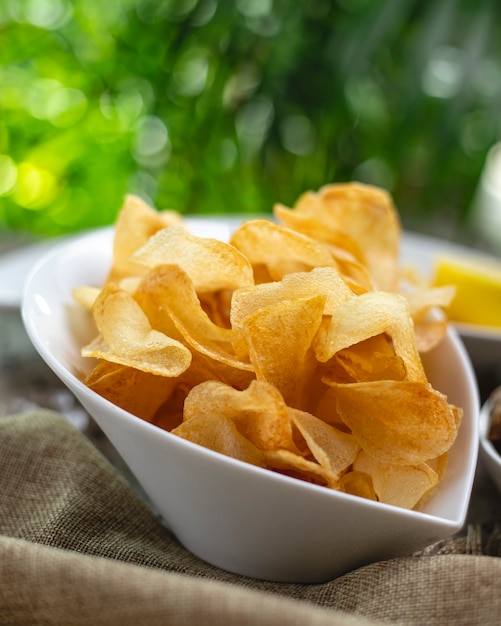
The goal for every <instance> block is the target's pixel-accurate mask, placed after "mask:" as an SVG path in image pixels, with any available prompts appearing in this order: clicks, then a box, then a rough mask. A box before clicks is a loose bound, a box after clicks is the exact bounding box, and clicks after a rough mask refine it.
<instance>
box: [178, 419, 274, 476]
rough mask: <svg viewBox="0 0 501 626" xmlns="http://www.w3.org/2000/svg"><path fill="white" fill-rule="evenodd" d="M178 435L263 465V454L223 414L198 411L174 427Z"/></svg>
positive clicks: (222, 452)
mask: <svg viewBox="0 0 501 626" xmlns="http://www.w3.org/2000/svg"><path fill="white" fill-rule="evenodd" d="M171 432H173V433H174V434H175V435H177V436H178V437H182V438H183V439H188V440H189V441H191V442H193V443H197V444H199V445H201V446H204V447H205V448H209V449H210V450H214V452H219V453H220V454H225V455H226V456H230V457H233V458H234V459H238V460H239V461H244V462H245V463H251V464H252V465H258V466H261V467H264V465H265V463H264V454H263V452H262V451H261V450H258V448H256V446H254V445H253V444H252V443H251V442H250V441H249V440H248V439H246V438H245V437H244V436H243V435H241V434H240V433H239V431H238V429H237V427H236V426H235V424H234V422H233V421H232V420H231V419H230V418H228V417H225V416H222V415H214V414H211V413H199V414H197V415H195V416H193V417H192V418H191V419H189V420H187V421H183V423H182V424H180V425H179V426H177V427H176V428H174V429H173V430H172V431H171Z"/></svg>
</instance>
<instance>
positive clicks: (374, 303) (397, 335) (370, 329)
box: [315, 291, 427, 382]
mask: <svg viewBox="0 0 501 626" xmlns="http://www.w3.org/2000/svg"><path fill="white" fill-rule="evenodd" d="M381 333H387V334H388V335H389V336H390V337H391V339H392V341H393V347H394V350H395V353H396V354H397V356H399V357H401V358H402V361H403V363H404V365H405V368H406V372H407V380H413V381H419V382H424V381H426V380H427V379H426V374H425V372H424V369H423V365H422V363H421V358H420V356H419V353H418V351H417V346H416V339H415V334H414V326H413V322H412V319H411V317H410V313H409V305H408V303H407V300H406V299H405V298H404V296H401V295H399V294H396V293H387V292H384V291H370V292H367V293H364V294H362V295H360V296H355V297H353V298H350V299H349V300H347V301H346V302H343V303H342V304H340V305H339V306H338V308H337V309H336V312H335V314H334V315H333V316H332V319H331V324H330V327H329V330H328V333H327V335H326V336H325V337H323V336H322V337H321V338H318V339H317V340H316V342H315V354H316V356H317V359H318V360H319V361H320V362H322V363H325V362H326V361H328V360H329V359H330V358H332V357H333V356H334V355H335V354H336V353H337V352H339V351H340V350H343V349H345V348H348V347H350V346H352V345H354V344H356V343H359V342H360V341H364V340H365V339H368V338H369V337H373V336H375V335H379V334H381Z"/></svg>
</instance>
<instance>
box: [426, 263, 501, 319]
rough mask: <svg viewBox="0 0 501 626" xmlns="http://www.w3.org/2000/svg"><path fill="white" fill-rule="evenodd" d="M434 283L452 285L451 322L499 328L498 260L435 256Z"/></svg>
mask: <svg viewBox="0 0 501 626" xmlns="http://www.w3.org/2000/svg"><path fill="white" fill-rule="evenodd" d="M434 284H435V285H436V286H437V287H438V286H443V285H454V286H455V287H456V296H455V297H454V299H453V301H452V303H451V305H450V306H449V308H448V310H447V314H448V317H449V319H450V320H451V321H453V322H461V323H465V324H480V325H482V326H497V327H501V262H497V261H496V260H495V259H493V260H491V259H484V258H478V257H473V256H472V257H471V258H470V257H464V258H463V257H461V258H459V257H455V256H450V255H446V254H444V255H443V256H441V257H437V258H436V259H435V276H434Z"/></svg>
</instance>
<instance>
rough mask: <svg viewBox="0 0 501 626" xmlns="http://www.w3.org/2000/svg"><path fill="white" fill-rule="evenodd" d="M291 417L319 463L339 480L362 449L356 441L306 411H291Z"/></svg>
mask: <svg viewBox="0 0 501 626" xmlns="http://www.w3.org/2000/svg"><path fill="white" fill-rule="evenodd" d="M291 417H292V420H293V422H294V424H295V425H296V427H297V428H298V430H299V432H300V433H301V435H302V436H303V437H304V439H305V441H306V443H307V445H308V448H309V449H310V451H311V454H312V455H313V457H314V458H315V460H316V461H317V463H319V465H321V466H322V467H323V468H324V469H326V470H328V471H329V472H331V473H332V475H333V476H336V477H337V478H338V479H339V478H340V477H341V474H342V472H344V471H345V470H347V469H348V467H349V466H350V465H351V464H352V463H353V461H354V460H355V458H356V456H357V453H358V451H359V449H360V448H359V445H358V443H357V441H356V439H355V438H354V437H353V436H352V435H350V434H348V433H344V432H343V431H341V430H338V429H337V428H334V427H333V426H330V425H329V424H326V423H325V422H322V420H320V419H318V417H315V416H314V415H311V414H310V413H307V412H305V411H298V410H297V409H291Z"/></svg>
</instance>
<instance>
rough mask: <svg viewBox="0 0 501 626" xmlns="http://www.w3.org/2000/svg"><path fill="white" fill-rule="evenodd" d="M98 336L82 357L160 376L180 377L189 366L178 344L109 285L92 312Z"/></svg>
mask: <svg viewBox="0 0 501 626" xmlns="http://www.w3.org/2000/svg"><path fill="white" fill-rule="evenodd" d="M92 310H93V314H94V320H95V322H96V326H97V328H98V331H99V333H100V336H99V337H97V338H96V339H95V340H94V341H93V342H91V343H90V344H89V345H87V346H86V347H85V348H83V349H82V354H83V356H87V357H95V358H98V359H104V360H106V361H111V362H113V363H119V364H121V365H127V366H130V367H134V368H136V369H139V370H142V371H144V372H149V373H151V374H158V375H159V376H179V375H180V374H182V373H183V372H184V371H185V370H186V369H187V368H188V367H189V365H190V363H191V352H190V351H189V350H188V349H187V348H186V347H185V346H183V345H182V344H181V343H179V342H178V341H176V340H175V339H172V338H171V337H168V336H167V335H164V334H163V333H160V332H158V331H156V330H153V329H152V328H151V325H150V323H149V321H148V318H147V317H146V315H145V314H144V313H143V311H142V309H141V307H140V306H139V305H138V304H137V303H136V302H135V300H134V299H133V298H132V296H131V295H130V294H128V293H127V292H125V291H123V290H121V289H119V288H118V287H116V285H114V284H113V283H109V284H108V285H107V286H106V287H104V289H103V290H102V291H101V293H100V294H99V296H98V298H97V299H96V301H95V303H94V306H93V308H92Z"/></svg>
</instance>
